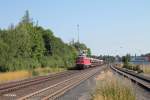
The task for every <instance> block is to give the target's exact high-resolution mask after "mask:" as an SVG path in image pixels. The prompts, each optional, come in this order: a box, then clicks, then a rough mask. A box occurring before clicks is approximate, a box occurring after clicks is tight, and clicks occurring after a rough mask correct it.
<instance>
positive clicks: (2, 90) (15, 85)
mask: <svg viewBox="0 0 150 100" xmlns="http://www.w3.org/2000/svg"><path fill="white" fill-rule="evenodd" d="M74 73H76V71H65V72H61V73H56V74H52V75H48V76H39V77H35V78H31V79H25V80H21V81H16V82H10V83H6V84H1V85H0V99H1V97H3V96H4V95H5V96H9V95H6V94H7V93H9V92H14V91H17V90H20V89H24V88H26V87H29V86H33V85H38V84H42V83H43V82H47V81H52V80H55V79H57V78H60V77H65V76H68V75H72V74H74ZM10 96H12V95H10Z"/></svg>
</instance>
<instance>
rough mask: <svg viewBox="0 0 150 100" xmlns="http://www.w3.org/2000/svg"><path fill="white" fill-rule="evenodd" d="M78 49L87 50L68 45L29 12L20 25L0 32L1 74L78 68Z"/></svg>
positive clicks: (79, 44) (73, 44) (71, 44)
mask: <svg viewBox="0 0 150 100" xmlns="http://www.w3.org/2000/svg"><path fill="white" fill-rule="evenodd" d="M78 47H82V48H84V49H87V47H86V45H84V44H81V43H77V42H72V43H64V42H63V41H62V40H61V39H60V38H58V37H56V36H54V33H53V32H52V31H51V30H50V29H44V28H43V27H41V26H39V25H38V24H37V23H35V22H33V20H32V19H31V18H30V16H29V12H28V11H26V13H25V15H24V16H23V17H22V20H21V21H20V22H19V23H18V24H17V25H13V24H12V25H10V27H9V28H8V29H0V72H9V71H17V70H33V69H36V68H45V67H50V68H55V67H57V68H68V67H70V66H73V65H74V62H75V58H76V56H77V53H78V52H77V51H78ZM88 50H89V51H90V49H88ZM89 54H90V52H89Z"/></svg>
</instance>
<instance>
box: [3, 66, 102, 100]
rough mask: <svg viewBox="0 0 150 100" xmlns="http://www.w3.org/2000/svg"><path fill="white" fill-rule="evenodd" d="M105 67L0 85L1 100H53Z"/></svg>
mask: <svg viewBox="0 0 150 100" xmlns="http://www.w3.org/2000/svg"><path fill="white" fill-rule="evenodd" d="M102 68H103V67H95V68H89V69H86V70H81V71H67V72H63V73H60V74H55V75H50V76H47V77H44V76H43V77H40V78H35V79H31V80H25V81H20V82H16V83H15V82H14V83H13V84H6V85H4V87H5V88H4V87H3V86H2V85H0V89H1V95H0V100H10V99H11V100H16V99H18V100H26V99H34V100H41V99H43V100H45V99H50V100H53V99H55V98H58V97H59V96H60V95H62V94H63V93H64V92H66V91H68V90H69V89H71V88H72V87H74V86H76V85H77V84H79V83H80V82H82V81H84V80H86V79H87V78H89V77H91V76H92V75H94V74H95V73H97V72H98V71H99V70H100V69H102ZM33 80H34V81H33Z"/></svg>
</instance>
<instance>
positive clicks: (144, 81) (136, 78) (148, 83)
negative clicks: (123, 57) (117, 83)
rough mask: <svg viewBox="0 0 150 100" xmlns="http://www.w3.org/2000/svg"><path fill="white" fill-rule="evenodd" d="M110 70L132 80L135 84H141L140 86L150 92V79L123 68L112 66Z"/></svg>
mask: <svg viewBox="0 0 150 100" xmlns="http://www.w3.org/2000/svg"><path fill="white" fill-rule="evenodd" d="M110 68H111V69H113V70H114V71H116V72H117V73H119V74H121V75H123V76H125V77H127V78H129V79H131V80H132V81H133V82H135V83H137V84H139V85H140V86H142V87H144V88H145V89H147V90H148V91H150V79H149V78H147V77H143V76H140V75H138V74H136V73H133V72H131V71H128V70H125V69H122V68H118V67H114V66H112V65H111V66H110Z"/></svg>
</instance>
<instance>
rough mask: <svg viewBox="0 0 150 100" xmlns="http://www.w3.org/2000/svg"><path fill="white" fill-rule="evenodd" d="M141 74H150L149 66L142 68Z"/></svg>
mask: <svg viewBox="0 0 150 100" xmlns="http://www.w3.org/2000/svg"><path fill="white" fill-rule="evenodd" d="M141 69H142V70H143V73H145V74H150V66H142V67H141Z"/></svg>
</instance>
